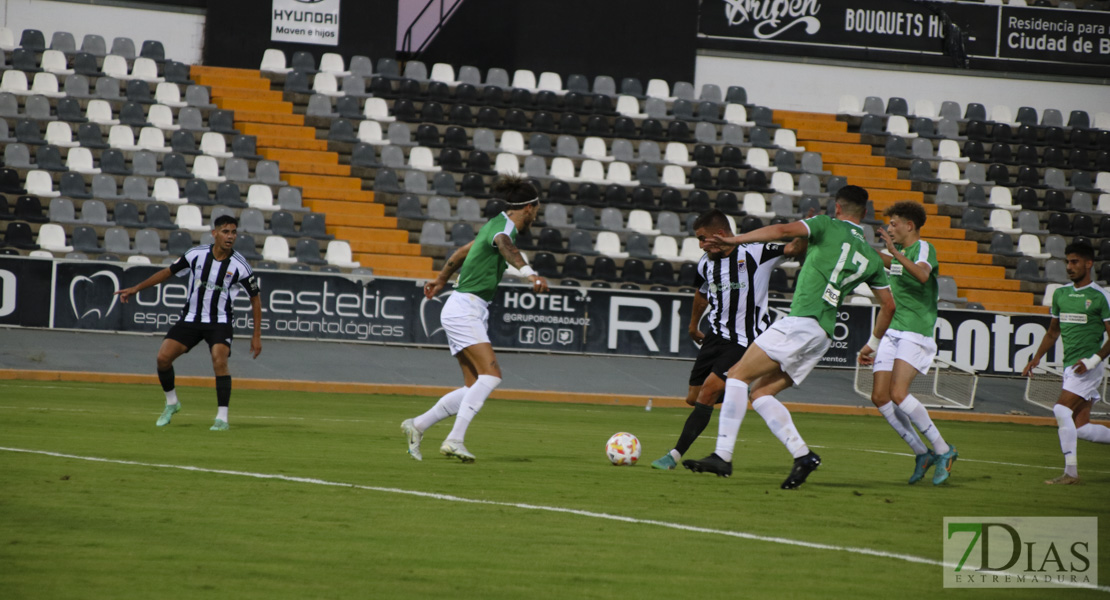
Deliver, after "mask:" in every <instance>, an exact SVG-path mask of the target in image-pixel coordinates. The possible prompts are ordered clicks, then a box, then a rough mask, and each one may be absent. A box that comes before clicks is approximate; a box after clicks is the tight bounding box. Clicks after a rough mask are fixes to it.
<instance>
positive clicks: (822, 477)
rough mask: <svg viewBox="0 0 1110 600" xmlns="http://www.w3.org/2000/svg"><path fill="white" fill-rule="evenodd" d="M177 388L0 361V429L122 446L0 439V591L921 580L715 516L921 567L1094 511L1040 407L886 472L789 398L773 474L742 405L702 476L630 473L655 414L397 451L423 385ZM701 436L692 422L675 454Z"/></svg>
mask: <svg viewBox="0 0 1110 600" xmlns="http://www.w3.org/2000/svg"><path fill="white" fill-rule="evenodd" d="M178 393H179V396H180V398H181V401H182V403H183V410H182V411H181V412H180V413H178V414H177V415H176V416H175V417H174V419H173V423H172V424H171V425H169V426H168V427H165V428H156V427H155V426H154V421H155V419H156V418H157V416H158V414H159V412H160V411H161V407H162V394H161V390H159V389H158V387H157V386H128V385H99V384H81V383H33V382H20V381H0V446H2V447H5V448H8V449H24V450H34V451H46V452H53V453H58V454H67V455H74V456H80V457H95V458H102V459H109V460H112V461H132V462H134V463H141V464H120V463H118V462H95V461H90V460H82V459H77V458H72V457H62V456H52V455H44V454H35V453H25V452H14V451H12V450H3V451H0V597H3V598H5V599H8V600H16V599H22V598H33V599H52V598H82V599H89V598H111V599H128V598H142V599H149V598H159V599H163V598H165V599H172V598H237V599H238V598H266V599H268V600H269V599H275V598H297V599H301V598H394V597H406V598H431V597H454V598H576V599H577V598H612V597H629V598H678V597H688V598H722V597H730V598H734V597H751V598H849V597H850V598H890V597H892V596H898V597H900V598H930V599H935V598H937V597H938V595H939V594H944V593H946V592H947V591H949V590H945V589H943V588H942V579H941V577H942V575H941V567H939V566H935V565H930V564H920V563H916V562H911V561H907V560H905V559H904V558H899V557H890V556H869V555H864V554H858V553H852V552H848V551H845V550H836V549H825V548H813V547H806V546H799V545H792V544H789V543H785V542H784V541H781V540H780V541H773V540H767V539H751V538H744V537H733V536H730V535H726V534H725V533H722V532H743V533H745V534H751V535H753V536H763V537H765V538H782V539H783V540H792V541H796V542H808V543H813V544H824V545H829V546H837V547H853V548H867V549H871V550H874V551H878V552H883V553H889V554H897V555H909V556H914V557H921V558H925V559H928V560H932V561H940V560H941V559H942V551H943V549H942V545H941V540H942V519H943V517H945V516H1092V515H1093V516H1099V517H1104V519H1103V523H1102V524H1101V525H1102V528H1103V529H1105V528H1106V527H1108V526H1110V524H1108V523H1107V522H1106V519H1105V517H1108V516H1110V508H1108V506H1110V504H1108V503H1107V500H1106V497H1107V492H1108V491H1110V448H1108V447H1106V446H1099V445H1095V444H1090V443H1087V442H1083V441H1080V443H1079V463H1080V474H1081V476H1082V477H1083V478H1084V485H1080V486H1071V487H1052V486H1046V485H1044V484H1043V483H1042V481H1043V480H1044V479H1047V478H1049V477H1052V476H1055V475H1057V474H1058V473H1059V472H1060V471H1061V470H1062V460H1061V457H1060V453H1059V445H1058V441H1057V436H1056V430H1055V428H1050V427H1029V426H1019V425H986V424H972V423H955V422H948V421H941V422H939V425H940V427H941V428H942V431H943V432H944V434H945V438H946V439H947V440H948V441H949V442H950V443H952V444H954V445H955V446H956V447H957V448H958V449H959V452H960V457H961V458H960V460H959V461H958V462H957V463H956V467H955V470H954V472H953V476H952V478H951V480H950V482H949V483H947V484H945V485H944V486H941V487H934V486H932V485H931V483H930V479H929V478H926V480H925V481H923V482H922V483H920V484H918V485H915V486H909V485H906V484H905V480H906V478H907V477H908V476H909V473H910V471H911V470H912V459H911V458H910V457H909V456H908V449H907V448H906V446H905V444H904V443H903V442H902V441H901V440H900V439H898V437H897V436H896V435H895V434H894V432H893V431H891V430H890V428H889V426H888V425H887V424H886V422H885V421H884V420H882V419H881V418H877V417H840V416H828V415H809V414H798V415H795V422H796V423H797V425H798V428H799V430H800V431H801V432H802V434H803V436H805V438H806V440H807V441H808V442H809V443H810V444H811V445H812V446H813V447H814V448H815V449H816V450H817V452H819V453H820V454H821V456H822V459H823V461H824V464H823V465H822V466H821V468H820V469H818V470H817V471H816V472H815V473H814V474H813V475H811V476H810V480H809V482H807V483H806V484H805V485H803V486H802V488H801V489H799V490H795V491H792V492H787V491H782V490H780V489H778V486H779V484H780V483H781V481H782V480H783V478H784V477H785V476H786V473H787V472H788V471H789V467H790V462H791V461H790V457H789V455H788V454H787V453H786V451H785V450H784V449H783V448H782V446H781V445H780V444H779V442H778V441H777V440H776V439H775V438H774V437H773V436H772V435H771V433H770V432H769V431H768V430H767V427H766V425H765V424H764V423H763V421H762V420H761V419H760V418H759V416H758V415H757V414H755V412H754V411H749V412H748V415H747V417H746V419H745V420H746V423H745V426H744V428H743V429H742V430H741V442H740V444H739V445H738V447H737V457H736V459H735V463H734V466H735V471H734V475H733V477H732V478H731V479H719V478H716V477H713V476H710V475H695V474H692V473H690V472H688V471H684V470H679V471H673V472H660V471H654V470H652V469H651V468H650V462H651V460H653V459H655V458H658V456H660V455H661V454H662V453H663V452H664V451H666V450H668V449H669V448H670V447H671V445H672V444H673V443H674V441H675V440H676V439H677V436H678V433H679V431H680V430H681V427H682V423H683V422H684V421H685V419H686V416H687V411H686V410H680V409H658V408H657V409H655V410H654V411H651V412H645V411H644V410H642V409H635V408H628V407H606V406H593V405H572V404H564V405H560V404H544V403H536V402H514V401H502V400H490V401H489V402H487V403H486V406H485V408H484V409H483V411H482V414H481V415H480V416H479V417H478V418H477V419H476V420H475V421H474V424H473V425H472V426H471V428H470V432H469V434H468V437H467V446H468V447H469V448H470V449H471V450H472V451H473V452H474V453H475V454H476V455H477V456H478V462H476V463H475V464H470V465H464V464H462V463H460V462H458V461H455V460H448V459H444V458H442V457H441V456H439V455H438V452H437V451H438V448H439V443H440V442H441V441H442V439H443V437H444V436H445V435H446V434H447V432H448V431H449V428H450V421H447V422H444V423H441V424H439V425H438V426H436V427H434V428H433V429H431V430H430V431H429V432H428V433H427V435H426V437H425V442H424V454H425V460H424V461H423V462H421V463H418V462H415V461H413V460H412V459H410V458H409V457H408V455H407V454H406V453H405V443H404V439H403V436H402V435H401V432H400V429H399V424H400V422H401V421H402V420H403V419H404V418H407V417H410V416H413V415H416V414H418V413H420V412H423V411H424V410H426V409H427V408H428V407H430V406H431V404H432V403H433V401H434V400H433V399H429V398H412V397H394V396H374V397H365V396H353V395H328V394H306V393H295V392H252V391H235V392H234V394H233V397H232V410H231V426H232V429H231V431H228V432H222V433H221V432H210V431H208V427H209V426H210V425H211V423H212V419H213V418H214V416H215V395H214V392H213V391H212V390H208V389H199V388H179V390H178ZM843 393H851V392H850V390H844V392H843ZM622 430H623V431H630V432H632V433H634V434H636V435H637V436H638V437H639V438H640V440H641V442H642V443H643V445H644V454H643V456H642V457H641V461H640V464H639V465H637V466H635V467H631V468H628V467H619V468H618V467H612V466H610V465H609V464H608V462H607V461H606V459H605V456H604V451H603V445H604V442H605V440H606V439H608V437H609V436H610V435H611V434H613V433H615V432H617V431H622ZM715 432H716V418H714V420H713V422H712V423H711V424H710V427H709V429H708V430H707V432H706V433H707V435H706V436H704V437H703V438H702V439H701V440H699V441H698V442H697V443H696V444H695V445H694V447H693V448H692V449H691V451H690V454H689V456H690V457H694V458H700V457H702V456H704V455H706V454H708V453H709V452H711V451H712V448H713V444H714V442H713V435H714V434H715ZM986 461H991V462H986ZM155 465H161V466H155ZM175 466H176V467H179V466H191V467H197V468H198V469H201V470H183V469H180V468H172V467H175ZM214 471H222V472H214ZM249 474H256V475H257V474H264V475H271V476H283V477H287V478H305V479H303V480H290V479H274V478H259V477H257V476H250V475H249ZM930 477H931V473H930ZM308 479H311V480H313V481H308ZM325 483H337V484H344V485H325ZM353 486H362V487H353ZM412 492H416V493H423V494H424V495H414V494H413V493H412ZM460 499H466V500H473V501H481V502H463V501H461V500H460ZM537 506H542V507H551V508H557V509H566V511H563V512H557V511H552V510H539V509H536V508H535V507H537ZM570 511H578V512H570ZM589 513H605V514H607V515H616V516H619V517H625V518H627V519H628V520H624V521H620V520H613V519H606V518H599V517H598V516H596V515H591V514H589ZM645 521H655V522H661V523H649V522H645ZM681 527H685V528H686V529H682V528H681ZM1106 539H1107V538H1106V536H1101V540H1102V541H1103V542H1105V541H1106ZM1102 545H1103V553H1102V556H1101V557H1100V558H1099V567H1100V570H1101V571H1102V574H1103V575H1102V576H1103V585H1106V583H1105V582H1106V581H1110V545H1108V544H1106V543H1104V544H1102ZM951 592H953V593H956V594H959V595H962V596H968V597H972V596H973V597H976V598H1001V597H1006V598H1046V597H1061V598H1082V597H1106V594H1104V593H1100V592H1097V591H1091V590H1075V589H1060V588H1055V587H1054V588H1044V589H1037V590H1003V589H993V590H991V589H986V590H984V589H977V590H959V589H956V590H951Z"/></svg>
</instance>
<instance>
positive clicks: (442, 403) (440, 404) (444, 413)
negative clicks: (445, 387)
mask: <svg viewBox="0 0 1110 600" xmlns="http://www.w3.org/2000/svg"><path fill="white" fill-rule="evenodd" d="M469 389H470V388H468V387H461V388H459V389H457V390H451V391H450V392H447V393H446V394H444V395H443V397H442V398H440V399H439V400H438V401H437V402H436V403H435V405H434V406H432V407H431V408H429V409H428V412H426V413H424V414H422V415H420V416H419V417H416V418H415V419H413V420H412V426H413V427H415V428H416V430H417V431H419V432H421V433H423V432H425V431H427V430H428V428H429V427H431V426H432V425H435V424H436V423H439V422H440V421H442V420H444V419H446V418H447V417H450V416H451V415H456V414H458V413H459V406H460V405H461V404H462V401H463V397H465V396H466V392H467V391H468V390H469Z"/></svg>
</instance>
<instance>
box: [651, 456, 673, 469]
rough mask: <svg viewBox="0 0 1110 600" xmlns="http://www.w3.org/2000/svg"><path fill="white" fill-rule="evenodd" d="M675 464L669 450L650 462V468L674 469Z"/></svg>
mask: <svg viewBox="0 0 1110 600" xmlns="http://www.w3.org/2000/svg"><path fill="white" fill-rule="evenodd" d="M676 466H677V463H675V461H674V457H673V456H671V453H670V452H668V453H666V454H664V455H663V457H662V458H659V459H657V460H653V461H652V462H651V468H653V469H659V470H660V471H671V470H674V468H675V467H676Z"/></svg>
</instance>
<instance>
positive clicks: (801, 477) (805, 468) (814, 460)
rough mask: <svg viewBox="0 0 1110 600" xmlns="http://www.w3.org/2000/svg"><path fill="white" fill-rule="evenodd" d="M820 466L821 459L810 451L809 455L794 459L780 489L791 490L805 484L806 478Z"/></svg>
mask: <svg viewBox="0 0 1110 600" xmlns="http://www.w3.org/2000/svg"><path fill="white" fill-rule="evenodd" d="M820 464H821V457H820V456H817V453H815V452H814V451H812V450H810V451H809V454H807V455H805V456H801V457H798V458H795V459H794V467H793V468H792V469H790V475H788V476H787V477H786V481H784V482H782V489H784V490H793V489H795V488H797V487H798V486H800V485H802V484H803V483H805V480H806V477H809V474H810V473H812V472H813V471H815V470H816V469H817V467H818V465H820Z"/></svg>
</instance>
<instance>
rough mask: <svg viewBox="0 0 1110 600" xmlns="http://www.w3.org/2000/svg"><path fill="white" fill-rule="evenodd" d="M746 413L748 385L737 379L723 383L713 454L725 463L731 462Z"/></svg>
mask: <svg viewBox="0 0 1110 600" xmlns="http://www.w3.org/2000/svg"><path fill="white" fill-rule="evenodd" d="M746 412H748V384H746V383H744V382H743V381H740V380H739V379H729V380H727V381H725V401H724V404H722V405H721V418H720V421H719V422H718V423H717V450H716V451H715V452H714V454H716V455H717V456H720V457H721V459H722V460H724V461H726V462H731V461H732V451H733V450H734V449H735V448H736V437H737V436H738V435H739V434H740V424H741V423H743V422H744V413H746Z"/></svg>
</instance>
